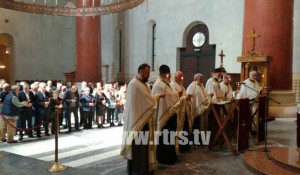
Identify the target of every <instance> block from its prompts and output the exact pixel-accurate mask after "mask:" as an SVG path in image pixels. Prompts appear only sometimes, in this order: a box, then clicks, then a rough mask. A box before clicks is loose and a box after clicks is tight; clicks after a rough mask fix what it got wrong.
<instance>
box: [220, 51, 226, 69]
mask: <svg viewBox="0 0 300 175" xmlns="http://www.w3.org/2000/svg"><path fill="white" fill-rule="evenodd" d="M219 56H220V57H221V65H222V66H223V57H225V55H224V54H223V49H222V50H221V53H220V54H219Z"/></svg>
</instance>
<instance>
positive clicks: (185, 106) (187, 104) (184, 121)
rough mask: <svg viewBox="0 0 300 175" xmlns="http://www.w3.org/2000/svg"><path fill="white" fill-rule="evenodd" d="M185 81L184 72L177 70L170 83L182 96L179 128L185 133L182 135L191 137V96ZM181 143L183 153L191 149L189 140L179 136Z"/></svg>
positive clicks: (180, 147)
mask: <svg viewBox="0 0 300 175" xmlns="http://www.w3.org/2000/svg"><path fill="white" fill-rule="evenodd" d="M182 82H183V73H182V72H181V71H177V72H175V74H174V80H173V81H172V82H171V83H170V86H171V87H172V89H173V91H174V92H176V93H177V94H178V96H179V98H180V103H181V105H180V109H179V115H180V117H179V120H177V121H178V122H177V124H178V126H177V130H178V131H183V132H184V134H187V135H181V136H186V137H187V138H189V137H190V135H191V132H192V117H191V96H190V95H187V93H186V91H185V88H184V87H183V85H182ZM178 141H180V143H181V144H180V145H179V150H180V152H181V153H183V152H186V151H188V150H189V148H190V145H189V143H188V142H184V139H182V138H181V137H179V140H178Z"/></svg>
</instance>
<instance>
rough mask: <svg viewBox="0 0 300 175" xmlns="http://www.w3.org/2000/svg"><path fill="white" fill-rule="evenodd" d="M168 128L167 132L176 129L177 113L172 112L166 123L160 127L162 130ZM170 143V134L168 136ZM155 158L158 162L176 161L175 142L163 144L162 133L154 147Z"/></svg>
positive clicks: (172, 162) (168, 162)
mask: <svg viewBox="0 0 300 175" xmlns="http://www.w3.org/2000/svg"><path fill="white" fill-rule="evenodd" d="M165 129H166V130H168V131H169V133H170V132H171V131H174V132H175V131H176V129H177V115H176V114H174V115H173V116H172V117H170V118H169V120H168V121H167V123H166V125H165V126H164V127H163V128H162V130H161V131H162V132H163V130H165ZM168 138H169V143H170V135H169V136H168ZM156 159H157V161H158V163H161V164H174V163H175V162H176V161H177V155H176V145H175V144H164V143H163V135H160V136H159V144H158V145H157V149H156Z"/></svg>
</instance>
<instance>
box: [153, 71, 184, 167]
mask: <svg viewBox="0 0 300 175" xmlns="http://www.w3.org/2000/svg"><path fill="white" fill-rule="evenodd" d="M170 78H171V74H170V68H169V66H167V65H161V66H160V67H159V78H158V79H157V80H156V82H155V83H154V85H153V88H152V95H153V96H155V97H156V98H157V97H158V96H159V95H160V94H165V97H164V98H160V99H158V100H159V101H158V109H157V110H158V112H157V116H156V117H157V118H156V124H157V126H156V130H157V131H163V132H162V135H161V136H159V144H158V145H157V152H156V157H157V160H158V162H159V163H163V164H173V163H175V162H176V161H177V153H178V152H179V149H178V147H177V146H178V145H177V144H176V140H177V137H174V136H172V134H171V133H175V132H176V131H177V113H178V110H179V108H180V100H179V97H178V95H177V93H176V92H174V91H173V89H172V88H171V86H170V85H169V83H170ZM166 134H167V136H166ZM164 138H168V139H164ZM169 141H170V142H169ZM171 141H174V142H173V143H172V142H171ZM177 141H178V140H177Z"/></svg>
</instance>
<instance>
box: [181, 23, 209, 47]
mask: <svg viewBox="0 0 300 175" xmlns="http://www.w3.org/2000/svg"><path fill="white" fill-rule="evenodd" d="M199 24H203V25H206V24H205V23H204V22H202V21H194V22H191V23H190V24H189V25H187V27H186V28H185V30H184V31H183V35H182V47H186V38H187V35H188V33H189V32H190V30H191V29H192V28H193V27H194V26H197V25H199Z"/></svg>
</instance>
